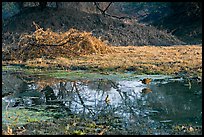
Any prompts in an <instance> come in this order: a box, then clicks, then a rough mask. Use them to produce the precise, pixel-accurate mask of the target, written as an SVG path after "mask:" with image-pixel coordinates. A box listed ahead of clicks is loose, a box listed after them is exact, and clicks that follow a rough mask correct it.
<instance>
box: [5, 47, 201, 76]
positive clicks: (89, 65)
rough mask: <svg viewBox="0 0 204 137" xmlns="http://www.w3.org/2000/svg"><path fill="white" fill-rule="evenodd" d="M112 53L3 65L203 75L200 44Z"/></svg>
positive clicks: (131, 48) (38, 59)
mask: <svg viewBox="0 0 204 137" xmlns="http://www.w3.org/2000/svg"><path fill="white" fill-rule="evenodd" d="M112 49H113V50H114V51H115V52H112V53H107V54H92V55H84V56H80V57H72V58H64V57H56V58H55V59H43V58H36V59H33V60H27V61H25V62H22V61H19V60H14V61H2V64H3V65H6V64H7V65H8V64H24V65H25V66H27V67H31V68H45V69H63V70H89V71H94V72H97V71H98V72H111V71H118V72H126V71H132V72H134V73H135V74H187V75H188V76H199V77H200V76H201V75H202V46H200V45H193V46H192V45H189V46H170V47H163V46H159V47H158V46H157V47H156V46H139V47H135V46H127V47H112Z"/></svg>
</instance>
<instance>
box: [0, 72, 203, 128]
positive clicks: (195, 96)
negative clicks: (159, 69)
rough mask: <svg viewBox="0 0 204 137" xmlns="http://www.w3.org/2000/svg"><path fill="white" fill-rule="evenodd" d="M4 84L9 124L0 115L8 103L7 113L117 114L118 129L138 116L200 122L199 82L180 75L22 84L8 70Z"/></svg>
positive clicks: (107, 116)
mask: <svg viewBox="0 0 204 137" xmlns="http://www.w3.org/2000/svg"><path fill="white" fill-rule="evenodd" d="M4 75H7V74H4ZM144 77H149V78H152V82H151V83H150V84H143V83H141V82H140V81H139V80H140V79H141V78H144ZM3 78H4V77H3ZM8 79H10V80H8ZM12 80H13V81H15V82H13V83H12ZM3 81H4V80H3ZM8 81H9V82H8ZM7 82H8V83H10V85H9V84H4V85H3V92H8V90H11V89H12V88H11V86H13V88H14V89H15V90H13V93H12V94H11V95H9V96H4V97H3V98H2V103H3V106H2V110H3V123H7V122H9V121H7V120H6V119H5V114H4V112H5V110H6V107H8V108H7V109H8V111H9V109H16V110H17V109H20V108H34V109H35V110H38V109H39V110H40V109H42V108H43V109H46V111H53V110H56V109H57V111H58V112H59V113H69V114H78V115H80V116H81V117H89V118H91V119H93V120H95V121H97V120H98V119H99V117H100V118H102V119H104V122H105V121H107V120H108V121H109V122H111V120H113V119H112V118H118V119H120V123H121V127H122V128H127V129H128V128H130V127H131V126H133V125H134V126H138V125H139V124H141V123H142V122H143V120H144V121H146V122H147V123H149V124H152V125H154V126H155V127H156V125H158V123H161V124H163V123H175V124H186V123H190V124H192V125H202V87H201V84H198V83H196V82H192V83H191V85H190V86H189V85H187V84H188V83H186V82H185V81H184V80H183V79H181V78H180V79H173V78H171V77H166V78H164V77H159V75H158V76H150V75H148V76H138V77H135V79H131V80H124V79H121V80H120V79H118V80H110V79H97V80H89V79H87V80H67V79H63V80H60V79H59V80H56V79H55V81H54V82H53V79H48V80H46V82H45V81H43V80H42V81H40V82H25V81H21V80H19V79H18V78H17V77H15V78H14V76H12V75H10V74H9V76H7ZM5 83H6V81H5ZM4 90H5V91H4Z"/></svg>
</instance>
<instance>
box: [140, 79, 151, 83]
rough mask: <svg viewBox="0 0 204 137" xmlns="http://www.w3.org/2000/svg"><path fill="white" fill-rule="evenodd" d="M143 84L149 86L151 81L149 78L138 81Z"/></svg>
mask: <svg viewBox="0 0 204 137" xmlns="http://www.w3.org/2000/svg"><path fill="white" fill-rule="evenodd" d="M140 81H141V82H142V83H143V84H149V83H150V82H151V81H152V79H151V78H144V79H142V80H140Z"/></svg>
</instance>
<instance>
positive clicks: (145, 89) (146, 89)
mask: <svg viewBox="0 0 204 137" xmlns="http://www.w3.org/2000/svg"><path fill="white" fill-rule="evenodd" d="M150 92H152V90H151V89H150V88H144V89H142V93H143V94H148V93H150Z"/></svg>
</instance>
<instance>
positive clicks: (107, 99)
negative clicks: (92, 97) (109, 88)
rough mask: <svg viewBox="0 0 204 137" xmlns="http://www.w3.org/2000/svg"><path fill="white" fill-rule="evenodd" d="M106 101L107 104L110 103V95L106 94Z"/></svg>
mask: <svg viewBox="0 0 204 137" xmlns="http://www.w3.org/2000/svg"><path fill="white" fill-rule="evenodd" d="M105 102H106V104H109V103H110V98H109V95H107V96H106V98H105Z"/></svg>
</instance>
